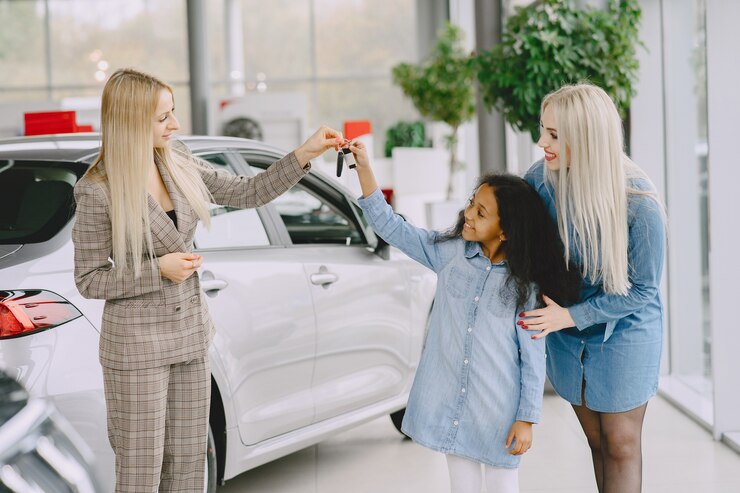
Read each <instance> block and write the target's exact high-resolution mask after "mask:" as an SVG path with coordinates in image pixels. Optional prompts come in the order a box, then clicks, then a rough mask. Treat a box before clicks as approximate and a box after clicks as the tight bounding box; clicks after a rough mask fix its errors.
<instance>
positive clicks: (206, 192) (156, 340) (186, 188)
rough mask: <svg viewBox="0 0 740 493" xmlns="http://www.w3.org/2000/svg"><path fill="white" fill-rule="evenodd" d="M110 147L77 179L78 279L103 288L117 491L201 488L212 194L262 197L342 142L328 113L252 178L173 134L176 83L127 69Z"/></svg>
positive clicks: (244, 201) (259, 200) (88, 293)
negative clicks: (197, 237)
mask: <svg viewBox="0 0 740 493" xmlns="http://www.w3.org/2000/svg"><path fill="white" fill-rule="evenodd" d="M101 126H102V147H101V151H100V155H99V157H98V159H97V161H96V162H95V164H93V165H92V166H91V167H90V169H89V170H88V172H87V173H86V174H85V176H84V177H83V178H82V179H81V180H80V181H79V182H78V184H77V186H76V187H75V199H76V201H77V218H76V222H75V226H74V229H73V233H72V239H73V241H74V246H75V282H76V284H77V288H78V289H79V290H80V293H81V294H82V295H83V296H85V297H86V298H98V299H105V300H106V303H105V308H104V311H103V321H102V326H101V334H100V362H101V365H102V367H103V378H104V384H105V399H106V405H107V421H108V436H109V439H110V442H111V445H112V447H113V451H114V452H115V455H116V492H135V493H144V492H152V493H154V492H156V491H157V490H159V492H160V493H165V492H175V491H177V492H196V491H198V492H200V491H203V483H204V474H205V471H204V461H205V453H206V447H207V435H208V412H209V405H210V382H211V376H210V368H209V363H208V345H209V343H210V341H211V339H212V337H213V332H214V326H213V322H212V321H211V319H210V316H209V314H208V309H207V305H206V303H205V301H204V299H203V296H202V294H201V290H200V284H199V279H198V275H197V273H196V270H197V269H198V268H199V267H200V265H201V263H202V261H203V260H202V258H201V257H200V256H199V255H196V254H194V253H192V251H191V250H192V247H193V234H194V231H195V227H196V224H197V222H198V220H200V221H203V223H204V224H205V225H208V224H209V210H208V202H215V203H218V204H223V205H228V206H231V207H240V208H247V207H259V206H261V205H263V204H265V203H267V202H269V201H270V200H272V199H274V198H276V197H278V196H279V195H280V194H282V193H284V192H285V191H286V190H288V189H289V188H290V187H292V186H293V185H294V184H296V183H297V182H298V181H299V180H300V179H301V177H302V176H304V175H305V174H306V173H308V171H309V169H310V163H309V161H310V160H311V159H314V158H316V157H318V156H319V155H321V154H322V153H323V152H324V151H326V150H328V149H329V148H332V147H334V148H336V147H337V144H339V143H341V142H342V135H341V134H340V133H339V132H337V131H335V130H332V129H330V128H326V127H322V128H321V129H319V130H318V131H317V132H316V133H315V134H314V135H313V136H311V137H310V138H309V139H308V140H307V141H306V142H305V143H304V144H303V145H301V146H300V147H299V148H297V149H296V150H295V151H293V152H291V153H290V154H288V155H287V156H285V157H284V158H283V159H281V160H279V161H277V162H276V163H274V164H273V165H272V166H270V168H269V169H268V170H267V171H266V172H265V173H262V174H260V175H258V176H256V177H254V178H249V177H245V176H236V177H235V176H231V175H229V174H227V173H225V172H220V171H216V170H214V169H212V168H210V167H209V166H208V165H207V164H206V163H202V162H199V161H198V160H197V159H196V158H195V157H193V156H192V155H191V154H190V153H189V152H187V150H186V149H182V147H184V146H182V145H181V144H180V145H173V141H172V137H173V134H174V132H175V131H177V130H178V128H179V123H178V121H177V118H176V117H175V115H174V100H173V93H172V88H171V87H170V86H169V85H167V84H166V83H164V82H162V81H160V80H158V79H156V78H154V77H152V76H150V75H147V74H144V73H141V72H137V71H134V70H130V69H125V70H119V71H117V72H116V73H114V74H113V75H112V76H111V78H110V79H109V80H108V82H107V83H106V85H105V88H104V90H103V99H102V113H101Z"/></svg>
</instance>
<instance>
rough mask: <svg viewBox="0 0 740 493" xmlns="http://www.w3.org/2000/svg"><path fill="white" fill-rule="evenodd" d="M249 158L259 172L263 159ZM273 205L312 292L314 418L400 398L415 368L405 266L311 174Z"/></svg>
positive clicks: (347, 202) (343, 200)
mask: <svg viewBox="0 0 740 493" xmlns="http://www.w3.org/2000/svg"><path fill="white" fill-rule="evenodd" d="M246 158H247V160H248V161H250V164H251V165H253V166H255V167H256V168H257V170H258V171H259V170H260V169H263V168H264V167H265V166H266V165H267V164H268V163H266V162H264V161H260V160H259V159H255V157H252V156H249V155H247V156H246ZM270 206H271V207H274V208H275V209H276V211H277V213H278V215H279V217H280V220H281V221H282V224H283V225H284V226H285V228H286V231H287V233H288V236H289V237H290V240H291V243H292V246H291V247H290V249H291V250H292V251H293V252H295V254H296V255H297V256H299V257H300V258H301V259H302V261H303V265H304V269H305V276H306V279H307V280H308V283H309V284H310V288H311V294H312V296H313V302H314V311H315V315H316V329H317V342H316V364H315V368H314V374H313V382H312V383H313V385H312V387H313V394H314V401H315V405H316V417H315V421H321V420H324V419H327V418H330V417H332V416H336V415H339V414H342V413H345V412H348V411H352V410H354V409H358V408H361V407H363V406H367V405H369V404H372V403H376V402H379V401H382V400H384V399H389V398H393V397H395V396H398V395H399V394H400V393H402V392H403V391H404V388H405V387H406V385H407V384H408V381H409V375H410V372H411V370H410V367H411V366H413V365H411V364H410V362H409V352H410V346H411V338H412V333H411V327H410V325H411V322H410V319H411V313H410V294H409V289H408V285H407V281H406V275H405V271H404V270H403V269H401V268H399V266H398V265H397V264H395V263H393V262H391V261H389V260H386V259H385V258H383V257H382V256H381V255H378V254H377V253H375V252H374V251H373V248H372V247H371V245H369V243H368V240H367V239H366V234H367V231H366V230H365V228H364V227H363V226H362V225H361V223H360V221H359V219H358V217H357V211H359V208H358V207H357V205H356V204H354V205H353V204H352V202H351V201H350V200H348V199H347V197H346V196H345V195H344V194H343V193H341V192H339V191H338V190H337V189H336V188H335V187H333V186H332V185H330V184H329V183H328V182H326V181H324V180H322V179H319V178H318V177H316V176H313V174H311V175H307V176H306V177H305V178H303V180H301V182H300V183H299V184H298V185H296V186H295V187H293V188H292V189H291V190H289V191H288V192H286V193H285V194H284V195H282V196H281V197H278V198H277V199H275V200H274V201H273V202H272V203H271V205H270ZM354 208H357V210H355V209H354ZM373 238H374V235H373Z"/></svg>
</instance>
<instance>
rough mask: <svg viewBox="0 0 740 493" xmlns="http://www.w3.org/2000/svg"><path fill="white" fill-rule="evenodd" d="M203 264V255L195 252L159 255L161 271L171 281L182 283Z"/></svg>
mask: <svg viewBox="0 0 740 493" xmlns="http://www.w3.org/2000/svg"><path fill="white" fill-rule="evenodd" d="M202 264H203V257H202V256H200V255H197V254H195V253H182V252H175V253H168V254H167V255H163V256H161V257H159V273H160V274H161V275H162V277H166V278H167V279H169V280H170V281H173V282H176V283H178V284H179V283H181V282H183V281H184V280H185V279H187V278H188V277H190V276H192V275H193V272H195V271H196V270H198V269H199V268H200V266H201V265H202Z"/></svg>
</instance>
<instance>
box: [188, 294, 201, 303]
mask: <svg viewBox="0 0 740 493" xmlns="http://www.w3.org/2000/svg"><path fill="white" fill-rule="evenodd" d="M190 302H191V303H196V304H197V303H200V296H198V295H196V296H193V297H192V298H190Z"/></svg>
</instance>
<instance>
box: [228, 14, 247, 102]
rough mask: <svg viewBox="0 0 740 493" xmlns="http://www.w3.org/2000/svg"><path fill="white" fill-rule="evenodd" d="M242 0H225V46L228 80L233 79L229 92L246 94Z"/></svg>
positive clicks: (236, 94)
mask: <svg viewBox="0 0 740 493" xmlns="http://www.w3.org/2000/svg"><path fill="white" fill-rule="evenodd" d="M243 22H244V19H242V5H241V1H240V0H225V3H224V46H225V48H226V80H230V81H232V82H231V84H230V85H229V93H230V94H231V95H232V96H242V95H244V77H245V74H244V32H243V28H242V26H243Z"/></svg>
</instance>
